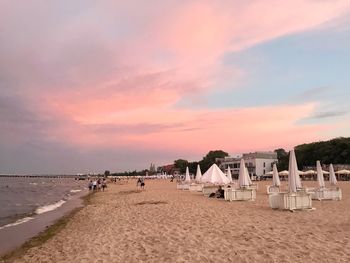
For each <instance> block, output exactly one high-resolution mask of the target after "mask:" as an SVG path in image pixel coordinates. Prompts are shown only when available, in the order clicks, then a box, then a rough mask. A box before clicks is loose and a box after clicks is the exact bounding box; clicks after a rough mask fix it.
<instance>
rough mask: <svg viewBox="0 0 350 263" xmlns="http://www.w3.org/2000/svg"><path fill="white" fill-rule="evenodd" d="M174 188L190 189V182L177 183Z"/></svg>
mask: <svg viewBox="0 0 350 263" xmlns="http://www.w3.org/2000/svg"><path fill="white" fill-rule="evenodd" d="M176 188H177V189H178V190H189V189H190V184H186V183H178V184H177V185H176Z"/></svg>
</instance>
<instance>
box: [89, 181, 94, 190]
mask: <svg viewBox="0 0 350 263" xmlns="http://www.w3.org/2000/svg"><path fill="white" fill-rule="evenodd" d="M92 187H93V185H92V180H90V182H89V191H91V190H92Z"/></svg>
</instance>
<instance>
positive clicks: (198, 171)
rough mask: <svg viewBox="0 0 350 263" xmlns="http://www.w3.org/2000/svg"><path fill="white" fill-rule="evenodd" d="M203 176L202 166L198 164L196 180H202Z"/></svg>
mask: <svg viewBox="0 0 350 263" xmlns="http://www.w3.org/2000/svg"><path fill="white" fill-rule="evenodd" d="M201 178H202V172H201V167H200V166H199V164H198V165H197V173H196V182H200V181H201Z"/></svg>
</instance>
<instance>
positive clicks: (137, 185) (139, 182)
mask: <svg viewBox="0 0 350 263" xmlns="http://www.w3.org/2000/svg"><path fill="white" fill-rule="evenodd" d="M141 182H142V180H141V178H139V179H137V182H136V187H137V188H139V186H140V187H141Z"/></svg>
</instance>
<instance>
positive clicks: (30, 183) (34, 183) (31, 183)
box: [29, 183, 38, 185]
mask: <svg viewBox="0 0 350 263" xmlns="http://www.w3.org/2000/svg"><path fill="white" fill-rule="evenodd" d="M29 184H31V185H38V183H29Z"/></svg>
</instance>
